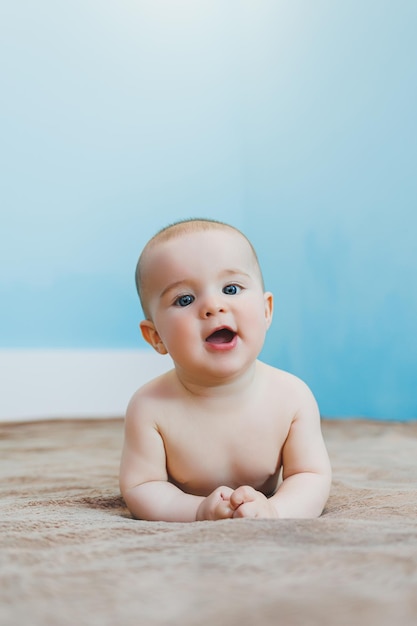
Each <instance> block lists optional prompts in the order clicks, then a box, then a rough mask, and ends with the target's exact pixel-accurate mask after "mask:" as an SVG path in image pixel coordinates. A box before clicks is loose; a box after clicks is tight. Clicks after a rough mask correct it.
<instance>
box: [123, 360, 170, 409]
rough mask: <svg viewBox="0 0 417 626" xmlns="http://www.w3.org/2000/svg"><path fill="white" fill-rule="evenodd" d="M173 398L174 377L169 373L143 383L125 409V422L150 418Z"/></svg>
mask: <svg viewBox="0 0 417 626" xmlns="http://www.w3.org/2000/svg"><path fill="white" fill-rule="evenodd" d="M174 398H175V377H174V376H173V372H172V371H169V372H166V373H164V374H162V375H161V376H158V377H157V378H153V379H152V380H150V381H149V382H147V383H145V384H144V385H143V386H142V387H140V388H139V389H138V390H137V391H136V392H135V393H134V394H133V396H132V398H131V399H130V402H129V404H128V407H127V411H126V420H128V421H130V420H135V421H136V420H137V419H142V420H143V419H146V418H152V415H155V414H157V413H160V412H161V410H162V409H163V406H164V405H166V404H167V403H169V402H173V401H174Z"/></svg>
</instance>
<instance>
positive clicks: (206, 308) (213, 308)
mask: <svg viewBox="0 0 417 626" xmlns="http://www.w3.org/2000/svg"><path fill="white" fill-rule="evenodd" d="M225 312H226V306H225V304H224V302H222V301H221V299H220V298H212V299H207V300H206V301H205V302H204V303H203V305H202V308H201V314H202V317H204V318H208V317H212V316H213V315H217V314H218V313H225Z"/></svg>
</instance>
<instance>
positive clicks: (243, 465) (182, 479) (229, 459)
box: [164, 420, 286, 495]
mask: <svg viewBox="0 0 417 626" xmlns="http://www.w3.org/2000/svg"><path fill="white" fill-rule="evenodd" d="M198 426H199V427H198ZM285 437H286V435H285V434H284V433H283V432H280V430H279V429H277V428H276V427H273V426H272V425H268V424H265V423H259V422H257V421H255V420H247V421H246V422H244V423H240V424H239V425H234V426H233V427H228V425H227V424H226V425H225V424H222V425H221V426H218V427H216V424H211V428H208V427H207V426H206V425H205V424H204V425H203V424H200V425H198V424H195V423H194V424H193V425H192V426H190V425H189V424H188V425H187V424H184V425H183V427H182V428H179V429H178V430H177V431H176V432H175V433H174V432H171V433H170V436H167V437H165V440H164V443H165V450H166V457H167V470H168V474H169V476H170V479H171V480H172V481H173V482H175V483H176V484H177V485H179V486H180V487H181V488H182V489H183V490H185V491H187V492H189V493H199V494H201V495H204V494H208V493H210V492H211V491H212V490H213V489H215V488H216V487H218V486H220V485H227V486H229V487H231V488H236V487H238V486H240V485H244V484H246V485H251V486H253V487H254V488H256V489H259V490H262V491H270V490H271V484H273V487H272V489H274V488H275V486H276V480H277V477H278V473H279V470H280V467H281V450H282V445H283V442H284V441H285Z"/></svg>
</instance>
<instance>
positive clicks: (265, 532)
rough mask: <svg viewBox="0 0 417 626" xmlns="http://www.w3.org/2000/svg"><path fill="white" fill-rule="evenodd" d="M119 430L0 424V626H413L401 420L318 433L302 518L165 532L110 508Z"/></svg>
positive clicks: (117, 504) (97, 424)
mask: <svg viewBox="0 0 417 626" xmlns="http://www.w3.org/2000/svg"><path fill="white" fill-rule="evenodd" d="M122 430H123V422H122V420H81V421H80V420H74V421H70V420H65V421H52V422H35V423H27V424H2V425H0V464H1V472H0V474H1V485H0V488H1V500H0V564H1V569H0V577H1V578H0V624H1V625H2V626H5V625H7V626H8V625H9V624H10V625H12V624H19V625H23V624H28V625H31V626H32V625H33V626H38V625H39V626H66V625H68V626H69V625H71V626H73V625H74V624H77V625H82V626H84V625H89V626H90V625H91V626H95V625H96V624H97V625H100V626H103V625H107V624H108V625H116V624H117V625H119V624H120V625H126V626H130V625H131V624H132V625H133V624H134V625H135V626H142V625H144V626H148V625H149V626H154V625H161V624H167V625H176V624H178V625H184V626H192V625H206V624H207V625H208V624H219V625H220V626H232V625H233V626H234V625H242V624H243V625H246V624H247V625H254V626H258V625H264V624H265V625H269V624H271V625H272V624H274V625H276V624H285V625H286V626H288V625H295V626H297V625H303V626H305V625H308V626H310V625H311V626H315V625H316V624H317V625H321V626H323V625H329V626H330V625H331V626H344V625H346V626H351V625H355V626H362V625H363V626H370V625H373V624H375V625H376V624H378V626H385V625H388V624H389V625H390V626H392V624H393V623H395V624H398V625H399V626H408V625H410V626H411V625H413V626H415V624H417V484H416V474H417V472H416V470H417V424H416V423H414V422H413V423H404V424H402V423H381V422H365V421H356V420H347V421H345V420H344V421H337V420H335V421H324V422H323V432H324V436H325V439H326V443H327V446H328V449H329V453H330V456H331V460H332V465H333V470H334V481H333V488H332V493H331V496H330V499H329V502H328V505H327V507H326V510H325V512H324V515H323V516H322V517H321V518H319V519H317V520H301V521H300V520H298V521H296V520H281V521H280V520H278V521H269V520H260V521H256V520H225V521H221V522H196V523H192V524H172V523H157V522H143V521H137V520H134V519H132V518H131V516H130V514H129V512H128V511H127V509H126V508H125V506H124V504H123V501H122V499H121V498H120V494H119V489H118V465H119V457H120V451H121V445H122Z"/></svg>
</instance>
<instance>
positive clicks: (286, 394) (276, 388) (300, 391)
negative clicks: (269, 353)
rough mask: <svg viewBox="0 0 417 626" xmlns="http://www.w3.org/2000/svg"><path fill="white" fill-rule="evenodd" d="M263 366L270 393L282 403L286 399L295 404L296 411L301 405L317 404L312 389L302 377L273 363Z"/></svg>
mask: <svg viewBox="0 0 417 626" xmlns="http://www.w3.org/2000/svg"><path fill="white" fill-rule="evenodd" d="M261 366H262V373H263V376H264V380H265V381H266V383H267V386H268V393H270V394H271V395H272V396H273V397H276V398H277V399H279V403H280V404H282V402H283V401H284V400H285V401H286V402H288V403H290V404H291V405H292V406H293V409H294V411H296V410H297V408H298V407H299V406H300V405H304V404H313V405H314V404H315V398H314V395H313V393H312V391H311V389H310V388H309V386H308V385H307V383H305V382H304V381H303V380H302V379H301V378H299V377H298V376H296V375H295V374H291V373H290V372H287V371H285V370H282V369H278V368H276V367H273V366H272V365H267V364H265V363H262V364H261Z"/></svg>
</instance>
